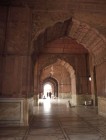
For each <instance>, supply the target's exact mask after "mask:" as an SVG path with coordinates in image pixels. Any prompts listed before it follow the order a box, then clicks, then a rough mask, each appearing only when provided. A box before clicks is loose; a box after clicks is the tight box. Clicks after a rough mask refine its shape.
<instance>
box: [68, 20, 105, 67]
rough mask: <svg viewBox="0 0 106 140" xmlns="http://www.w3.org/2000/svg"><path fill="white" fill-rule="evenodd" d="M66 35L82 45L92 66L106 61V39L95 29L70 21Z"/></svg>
mask: <svg viewBox="0 0 106 140" xmlns="http://www.w3.org/2000/svg"><path fill="white" fill-rule="evenodd" d="M68 35H69V36H70V37H72V38H73V39H75V40H76V41H77V42H78V43H79V44H82V45H83V46H84V47H85V48H86V49H87V50H88V51H89V53H90V54H92V56H93V59H95V60H94V61H93V62H94V65H96V64H98V63H100V62H102V61H104V60H105V59H106V38H105V37H104V36H103V35H102V34H100V33H99V32H98V31H97V30H96V29H94V28H92V27H90V26H89V25H87V24H86V23H83V22H80V21H78V20H76V19H72V25H71V28H70V31H69V32H68Z"/></svg>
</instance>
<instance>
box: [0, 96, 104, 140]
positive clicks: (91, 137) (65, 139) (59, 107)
mask: <svg viewBox="0 0 106 140" xmlns="http://www.w3.org/2000/svg"><path fill="white" fill-rule="evenodd" d="M33 113H34V115H33V117H32V118H31V119H30V125H29V127H0V140H106V118H103V117H102V116H99V115H97V110H96V109H95V108H94V107H92V106H89V107H88V106H77V107H74V106H73V107H69V106H68V103H66V102H65V101H64V102H63V101H61V100H57V99H53V100H49V99H42V100H40V101H39V104H38V106H34V107H33Z"/></svg>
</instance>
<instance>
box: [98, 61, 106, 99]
mask: <svg viewBox="0 0 106 140" xmlns="http://www.w3.org/2000/svg"><path fill="white" fill-rule="evenodd" d="M96 80H97V94H98V96H100V97H106V62H104V63H102V64H100V65H98V66H97V67H96Z"/></svg>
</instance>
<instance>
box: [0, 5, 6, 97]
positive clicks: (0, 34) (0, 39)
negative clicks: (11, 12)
mask: <svg viewBox="0 0 106 140" xmlns="http://www.w3.org/2000/svg"><path fill="white" fill-rule="evenodd" d="M6 17H7V8H6V7H1V6H0V94H1V90H2V79H3V71H4V69H3V65H4V64H3V63H4V61H3V58H4V57H3V53H4V52H5V45H6V44H5V35H6Z"/></svg>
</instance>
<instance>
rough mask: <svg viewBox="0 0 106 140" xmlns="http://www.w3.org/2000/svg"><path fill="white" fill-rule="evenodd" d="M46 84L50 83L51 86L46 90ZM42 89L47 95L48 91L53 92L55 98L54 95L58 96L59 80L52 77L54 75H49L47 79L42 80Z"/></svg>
mask: <svg viewBox="0 0 106 140" xmlns="http://www.w3.org/2000/svg"><path fill="white" fill-rule="evenodd" d="M46 85H49V88H48V89H47V90H44V87H45V86H46ZM50 86H51V87H50ZM41 90H42V91H43V94H44V95H45V96H47V93H46V92H51V93H52V96H53V98H54V97H58V82H57V80H56V79H54V78H52V77H47V78H46V79H44V80H43V81H42V84H41Z"/></svg>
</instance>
